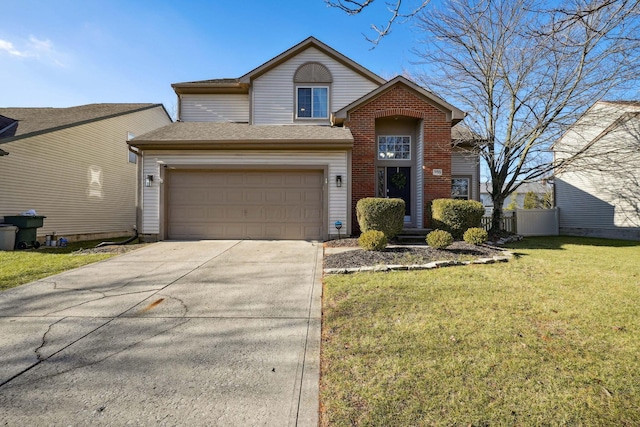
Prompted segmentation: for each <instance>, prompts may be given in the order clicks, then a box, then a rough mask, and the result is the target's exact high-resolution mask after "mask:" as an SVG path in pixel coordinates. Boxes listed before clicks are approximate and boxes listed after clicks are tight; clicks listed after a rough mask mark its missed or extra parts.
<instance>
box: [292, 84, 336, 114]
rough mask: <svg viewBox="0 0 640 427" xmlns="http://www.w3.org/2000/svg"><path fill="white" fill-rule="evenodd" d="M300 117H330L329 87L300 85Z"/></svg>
mask: <svg viewBox="0 0 640 427" xmlns="http://www.w3.org/2000/svg"><path fill="white" fill-rule="evenodd" d="M297 105H298V117H299V118H300V117H301V118H314V119H326V118H328V117H329V88H328V87H300V86H298V103H297Z"/></svg>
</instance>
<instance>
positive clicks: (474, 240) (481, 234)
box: [462, 227, 489, 245]
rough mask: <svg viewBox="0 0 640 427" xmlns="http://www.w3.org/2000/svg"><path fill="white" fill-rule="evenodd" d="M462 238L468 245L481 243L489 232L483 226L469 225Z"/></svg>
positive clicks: (485, 239) (487, 236)
mask: <svg viewBox="0 0 640 427" xmlns="http://www.w3.org/2000/svg"><path fill="white" fill-rule="evenodd" d="M462 238H463V239H464V241H465V242H467V243H469V244H470V245H481V244H483V243H484V242H486V241H487V239H488V238H489V234H488V233H487V231H486V230H485V229H484V228H478V227H471V228H469V229H468V230H467V231H465V232H464V236H462Z"/></svg>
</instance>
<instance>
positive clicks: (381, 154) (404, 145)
mask: <svg viewBox="0 0 640 427" xmlns="http://www.w3.org/2000/svg"><path fill="white" fill-rule="evenodd" d="M378 159H380V160H411V137H410V136H379V137H378Z"/></svg>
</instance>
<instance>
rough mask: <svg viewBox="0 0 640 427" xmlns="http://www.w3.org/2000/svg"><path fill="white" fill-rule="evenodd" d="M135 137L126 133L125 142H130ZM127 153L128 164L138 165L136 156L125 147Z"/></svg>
mask: <svg viewBox="0 0 640 427" xmlns="http://www.w3.org/2000/svg"><path fill="white" fill-rule="evenodd" d="M135 137H136V136H135V135H134V134H132V133H131V132H127V141H131V140H132V139H133V138H135ZM127 151H128V152H129V163H134V164H135V163H138V156H137V155H136V153H134V152H132V151H131V150H130V149H129V145H127Z"/></svg>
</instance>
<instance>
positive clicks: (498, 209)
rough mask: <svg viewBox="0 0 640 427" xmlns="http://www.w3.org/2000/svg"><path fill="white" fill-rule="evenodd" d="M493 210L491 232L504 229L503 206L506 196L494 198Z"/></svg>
mask: <svg viewBox="0 0 640 427" xmlns="http://www.w3.org/2000/svg"><path fill="white" fill-rule="evenodd" d="M492 200H493V212H492V213H491V228H490V229H489V232H490V233H496V232H498V231H501V230H502V206H503V204H504V198H502V197H497V198H493V197H492Z"/></svg>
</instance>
